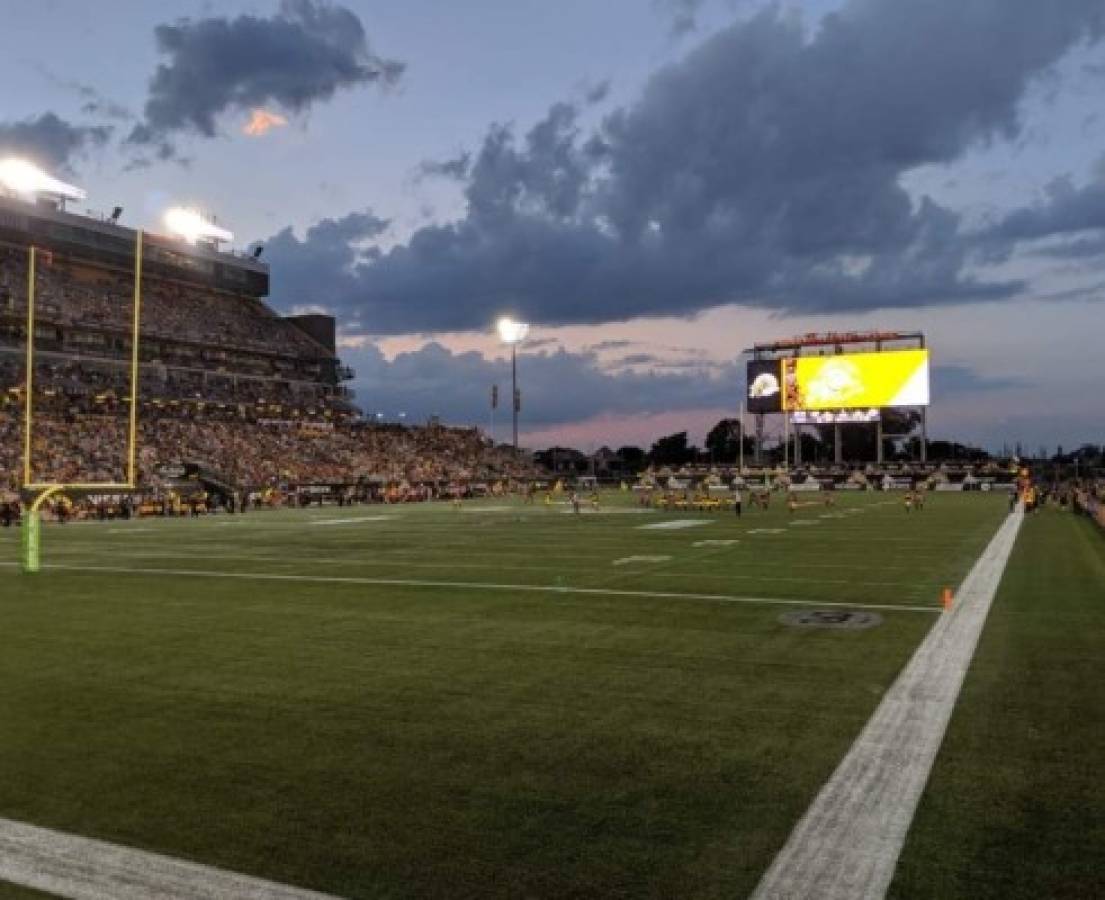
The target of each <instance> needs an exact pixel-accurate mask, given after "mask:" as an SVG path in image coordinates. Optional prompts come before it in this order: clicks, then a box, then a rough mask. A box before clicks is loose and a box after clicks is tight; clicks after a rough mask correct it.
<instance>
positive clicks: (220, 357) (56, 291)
mask: <svg viewBox="0 0 1105 900" xmlns="http://www.w3.org/2000/svg"><path fill="white" fill-rule="evenodd" d="M135 241H136V234H135V232H134V231H133V230H131V229H128V228H125V227H123V226H121V225H119V224H118V223H117V217H115V218H112V219H105V220H100V219H95V218H91V217H86V216H80V215H75V214H72V213H70V212H66V211H65V210H64V209H63V208H61V205H60V204H58V203H53V202H50V201H48V200H42V199H39V200H38V201H37V202H25V201H24V200H22V199H20V198H15V197H3V196H0V485H3V486H4V488H5V489H6V490H7V492H8V493H9V494H10V493H13V492H15V491H16V490H17V489H18V487H19V485H20V481H19V474H20V472H21V463H22V460H21V452H22V450H21V448H22V440H21V436H22V429H23V419H22V411H23V408H24V401H25V390H26V364H25V355H24V353H25V347H26V341H27V313H28V309H27V306H28V296H29V290H28V288H29V285H28V279H29V271H30V265H31V263H30V249H31V248H32V247H34V248H35V251H36V264H35V266H34V270H35V278H34V297H35V301H34V307H35V309H34V312H35V328H34V330H35V334H34V347H35V357H34V359H35V362H34V372H33V375H34V378H33V382H32V383H33V386H34V387H33V389H34V407H35V420H34V429H33V452H32V459H33V461H34V463H33V465H34V472H33V477H34V479H35V480H38V481H51V482H72V481H93V482H120V481H122V479H123V472H124V468H125V465H126V459H125V457H126V446H127V419H128V415H129V401H130V397H129V387H130V374H131V370H130V366H131V319H132V315H133V299H132V297H133V290H134V272H135ZM268 292H269V270H268V266H267V265H266V264H265V263H264V262H262V261H261V260H260V259H258V258H257V257H256V256H255V255H248V256H242V255H238V254H234V253H229V252H223V251H221V250H220V249H219V247H218V244H217V243H215V242H214V241H209V242H203V241H200V242H196V243H194V244H190V243H186V242H184V241H181V240H177V239H174V238H171V237H161V236H156V235H144V236H143V260H142V282H141V293H142V305H141V340H140V341H139V358H140V378H139V394H138V397H139V416H138V421H139V432H138V448H139V454H138V472H139V486H140V487H142V488H144V489H145V490H146V491H147V492H153V493H155V494H156V493H158V492H161V491H163V490H168V489H170V488H172V489H175V490H177V492H179V491H180V490H181V489H184V490H187V491H190V492H202V493H205V494H213V495H216V496H218V495H224V497H225V496H229V495H231V494H237V495H241V494H251V493H262V492H264V493H265V494H266V495H268V496H273V495H274V494H275V493H279V494H282V495H285V496H286V495H287V494H288V493H289V492H291V493H296V492H304V491H308V492H310V493H312V494H315V495H318V494H320V493H325V492H329V493H333V494H335V495H345V494H350V493H354V492H359V494H360V495H361V496H367V495H368V493H369V492H370V491H371V493H372V495H373V496H387V495H390V496H394V497H408V496H418V497H422V496H432V495H436V494H437V493H440V492H442V491H443V490H444V489H446V488H448V489H450V490H453V491H455V490H457V489H460V488H458V483H463V485H464V488H463V489H465V490H467V489H468V486H469V485H470V484H471V483H472V482H476V481H481V480H483V481H487V480H494V479H499V478H504V477H513V476H521V475H526V474H528V473H530V471H531V467H530V466H529V465H528V464H526V463H524V462H521V461H519V458H518V457H517V456H516V455H514V454H513V453H510V452H508V451H506V450H496V449H495V448H493V447H492V446H490V444H489V442H487V441H486V440H485V439H484V438H483V436H482V435H480V434H479V433H478V432H477V431H475V430H473V429H449V428H443V427H440V426H438V425H427V426H425V427H411V428H408V427H401V426H394V425H380V424H376V423H367V422H365V421H364V420H363V419H362V417H361V415H360V411H359V410H358V408H357V407H356V406H355V405H354V402H353V392H352V390H351V389H350V388H349V387H348V386H347V382H349V381H350V380H351V379H352V378H353V372H352V371H351V370H350V369H349V368H348V367H346V366H344V365H343V364H342V363H341V361H340V359H339V358H338V356H337V352H336V340H335V324H334V319H333V318H332V317H330V316H327V315H321V314H310V315H299V316H286V317H285V316H280V315H279V314H277V313H276V312H275V311H274V310H273V309H271V308H270V307H269V306H268V305H267V304H266V302H265V297H266V296H267V294H268Z"/></svg>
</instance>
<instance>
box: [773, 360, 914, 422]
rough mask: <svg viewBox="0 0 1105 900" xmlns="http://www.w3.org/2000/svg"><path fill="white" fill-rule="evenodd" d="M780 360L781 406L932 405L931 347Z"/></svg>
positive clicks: (847, 407)
mask: <svg viewBox="0 0 1105 900" xmlns="http://www.w3.org/2000/svg"><path fill="white" fill-rule="evenodd" d="M781 362H782V381H783V384H782V395H783V397H782V399H783V404H782V405H783V409H787V410H799V409H801V410H820V409H859V408H871V407H880V406H928V403H929V355H928V351H927V350H886V351H882V352H879V353H841V354H838V355H836V356H798V357H794V358H793V359H784V360H782V361H781Z"/></svg>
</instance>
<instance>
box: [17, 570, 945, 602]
mask: <svg viewBox="0 0 1105 900" xmlns="http://www.w3.org/2000/svg"><path fill="white" fill-rule="evenodd" d="M18 565H19V564H18V563H13V562H0V566H5V567H8V568H15V567H17V566H18ZM42 568H43V569H52V570H57V571H71V572H110V573H112V574H116V575H171V576H173V577H183V578H236V579H240V580H245V581H294V582H305V583H308V584H363V585H381V586H389V587H440V588H455V589H457V590H478V591H523V592H525V591H528V592H530V593H537V594H590V595H597V596H601V597H608V596H610V597H648V598H653V599H660V600H708V601H712V602H715V603H759V604H768V605H779V606H808V607H811V608H817V607H821V606H832V607H838V606H839V607H842V608H844V609H885V610H888V611H891V612H897V611H904V612H925V613H935V612H939V611H940V608H939V607H938V606H907V605H904V604H897V603H840V602H835V601H828V600H791V599H787V598H782V597H735V596H732V595H729V594H683V593H679V592H678V591H632V590H625V589H619V588H597V587H595V588H588V587H562V586H559V585H550V584H500V583H497V582H486V581H424V580H419V579H412V578H360V577H354V576H344V575H286V574H281V573H278V572H205V571H203V570H201V569H160V568H156V569H147V568H142V569H131V568H127V567H125V566H76V565H73V566H70V565H62V564H60V563H50V564H48V565H44V566H43V567H42Z"/></svg>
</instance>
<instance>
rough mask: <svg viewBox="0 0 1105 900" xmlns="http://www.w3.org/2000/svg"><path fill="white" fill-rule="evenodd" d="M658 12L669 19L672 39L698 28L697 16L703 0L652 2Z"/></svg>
mask: <svg viewBox="0 0 1105 900" xmlns="http://www.w3.org/2000/svg"><path fill="white" fill-rule="evenodd" d="M652 2H653V6H655V7H656V8H657V9H658V10H660V12H661V13H662V14H664V15H666V16H668V17H669V18H670V21H671V33H672V36H673V37H682V36H683V35H685V34H687V33H689V32H691V31H694V30H695V29H696V28H697V27H698V14H699V12H700V11H701V10H702V7H703V6H704V5H705V0H652Z"/></svg>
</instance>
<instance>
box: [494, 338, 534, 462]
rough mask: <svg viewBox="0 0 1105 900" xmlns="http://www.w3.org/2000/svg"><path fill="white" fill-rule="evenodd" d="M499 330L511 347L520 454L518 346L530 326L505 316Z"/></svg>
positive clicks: (515, 424) (515, 444)
mask: <svg viewBox="0 0 1105 900" xmlns="http://www.w3.org/2000/svg"><path fill="white" fill-rule="evenodd" d="M495 327H496V328H497V329H498V330H499V339H500V340H501V341H502V342H503V343H504V344H506V345H507V346H509V347H510V387H511V392H510V396H511V402H510V408H511V412H512V413H513V418H512V423H513V425H514V452H515V453H517V452H518V413H519V411H520V410H521V408H522V395H521V394H520V393H519V391H518V345H519V344H520V343H522V341H524V340H525V339H526V335H527V334H529V325H527V324H525V323H524V322H515V321H514V320H513V319H512V318H510V316H503V317H502V318H501V319H499V321H498V322H497V323H496V324H495Z"/></svg>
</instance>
